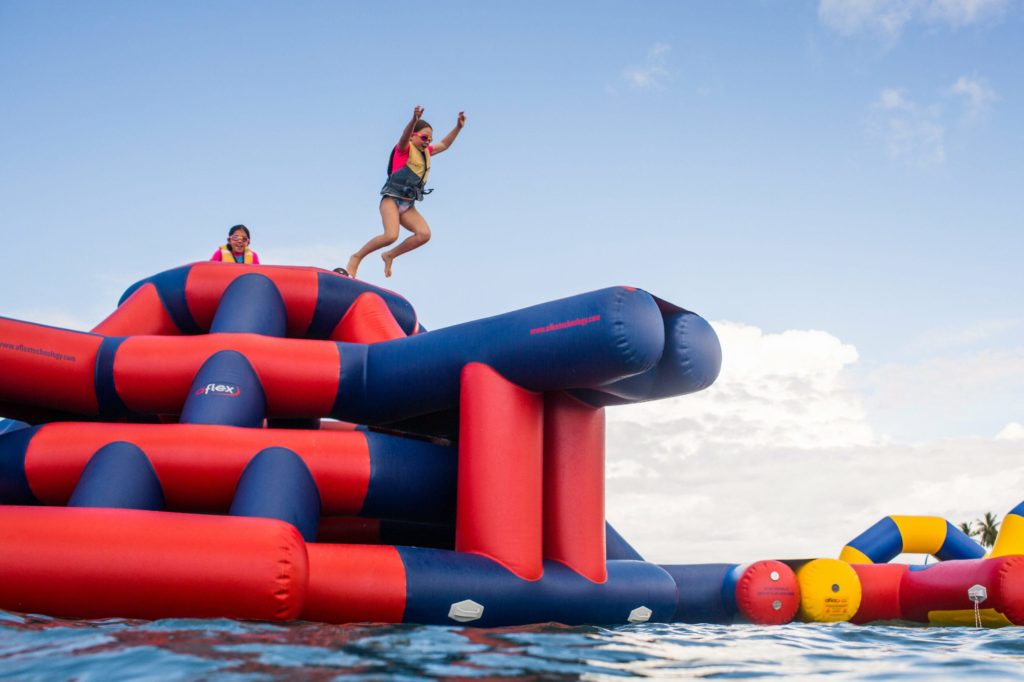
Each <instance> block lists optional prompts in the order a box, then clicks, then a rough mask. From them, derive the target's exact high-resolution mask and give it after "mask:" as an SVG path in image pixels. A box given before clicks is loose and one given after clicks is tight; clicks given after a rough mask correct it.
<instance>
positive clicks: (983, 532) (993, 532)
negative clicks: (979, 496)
mask: <svg viewBox="0 0 1024 682" xmlns="http://www.w3.org/2000/svg"><path fill="white" fill-rule="evenodd" d="M975 523H977V524H978V534H979V535H980V536H981V544H982V546H983V547H991V546H992V545H994V544H996V538H997V537H998V536H999V520H998V519H997V518H996V515H995V514H993V513H992V512H985V518H983V519H978V521H976V522H975Z"/></svg>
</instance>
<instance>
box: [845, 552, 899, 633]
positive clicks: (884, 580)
mask: <svg viewBox="0 0 1024 682" xmlns="http://www.w3.org/2000/svg"><path fill="white" fill-rule="evenodd" d="M850 567H851V568H853V571H854V573H856V574H857V578H859V579H860V589H861V597H860V606H859V607H858V608H857V613H855V614H854V615H853V618H851V619H850V622H851V623H856V624H858V625H863V624H865V623H873V622H875V621H880V620H899V619H901V618H902V617H903V613H902V610H901V607H900V585H901V584H902V583H903V579H904V577H905V576H906V575H907V572H908V571H909V570H910V566H908V565H906V564H850Z"/></svg>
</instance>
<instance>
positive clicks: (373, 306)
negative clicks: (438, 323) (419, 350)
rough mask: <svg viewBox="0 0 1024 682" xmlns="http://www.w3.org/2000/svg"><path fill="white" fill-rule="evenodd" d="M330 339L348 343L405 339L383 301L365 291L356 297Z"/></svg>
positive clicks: (403, 333) (370, 292)
mask: <svg viewBox="0 0 1024 682" xmlns="http://www.w3.org/2000/svg"><path fill="white" fill-rule="evenodd" d="M330 338H331V340H332V341H346V342H348V343H380V342H381V341H391V340H392V339H402V338H405V332H404V331H402V328H401V327H400V326H399V325H398V322H397V321H396V320H395V316H394V315H392V314H391V310H390V309H389V308H388V304H387V303H385V302H384V299H383V298H381V297H380V296H378V295H377V294H375V293H373V292H372V291H367V292H364V293H362V294H359V296H357V297H356V300H355V301H354V302H353V303H352V306H351V307H350V308H349V309H348V312H346V313H345V315H344V317H342V318H341V320H340V321H339V322H338V325H337V326H336V327H335V328H334V331H332V332H331V336H330Z"/></svg>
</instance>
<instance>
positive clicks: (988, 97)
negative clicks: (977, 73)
mask: <svg viewBox="0 0 1024 682" xmlns="http://www.w3.org/2000/svg"><path fill="white" fill-rule="evenodd" d="M949 94H951V95H953V96H955V97H962V98H963V100H964V106H965V107H966V110H967V115H968V117H969V118H979V117H981V116H984V115H985V114H986V113H987V112H988V110H989V108H990V107H991V106H992V103H993V102H995V101H997V100H998V99H999V96H998V95H996V93H995V92H994V91H993V90H992V89H991V88H990V87H988V85H987V84H986V83H985V81H984V80H982V79H979V78H976V77H972V76H960V78H958V79H957V80H956V82H955V83H953V85H951V86H950V87H949Z"/></svg>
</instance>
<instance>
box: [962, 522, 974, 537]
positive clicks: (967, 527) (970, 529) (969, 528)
mask: <svg viewBox="0 0 1024 682" xmlns="http://www.w3.org/2000/svg"><path fill="white" fill-rule="evenodd" d="M960 530H962V531H963V533H964V535H966V536H967V537H969V538H973V537H974V536H975V535H977V534H978V531H976V530H975V529H974V526H973V525H972V524H971V522H970V521H961V522H960Z"/></svg>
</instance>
